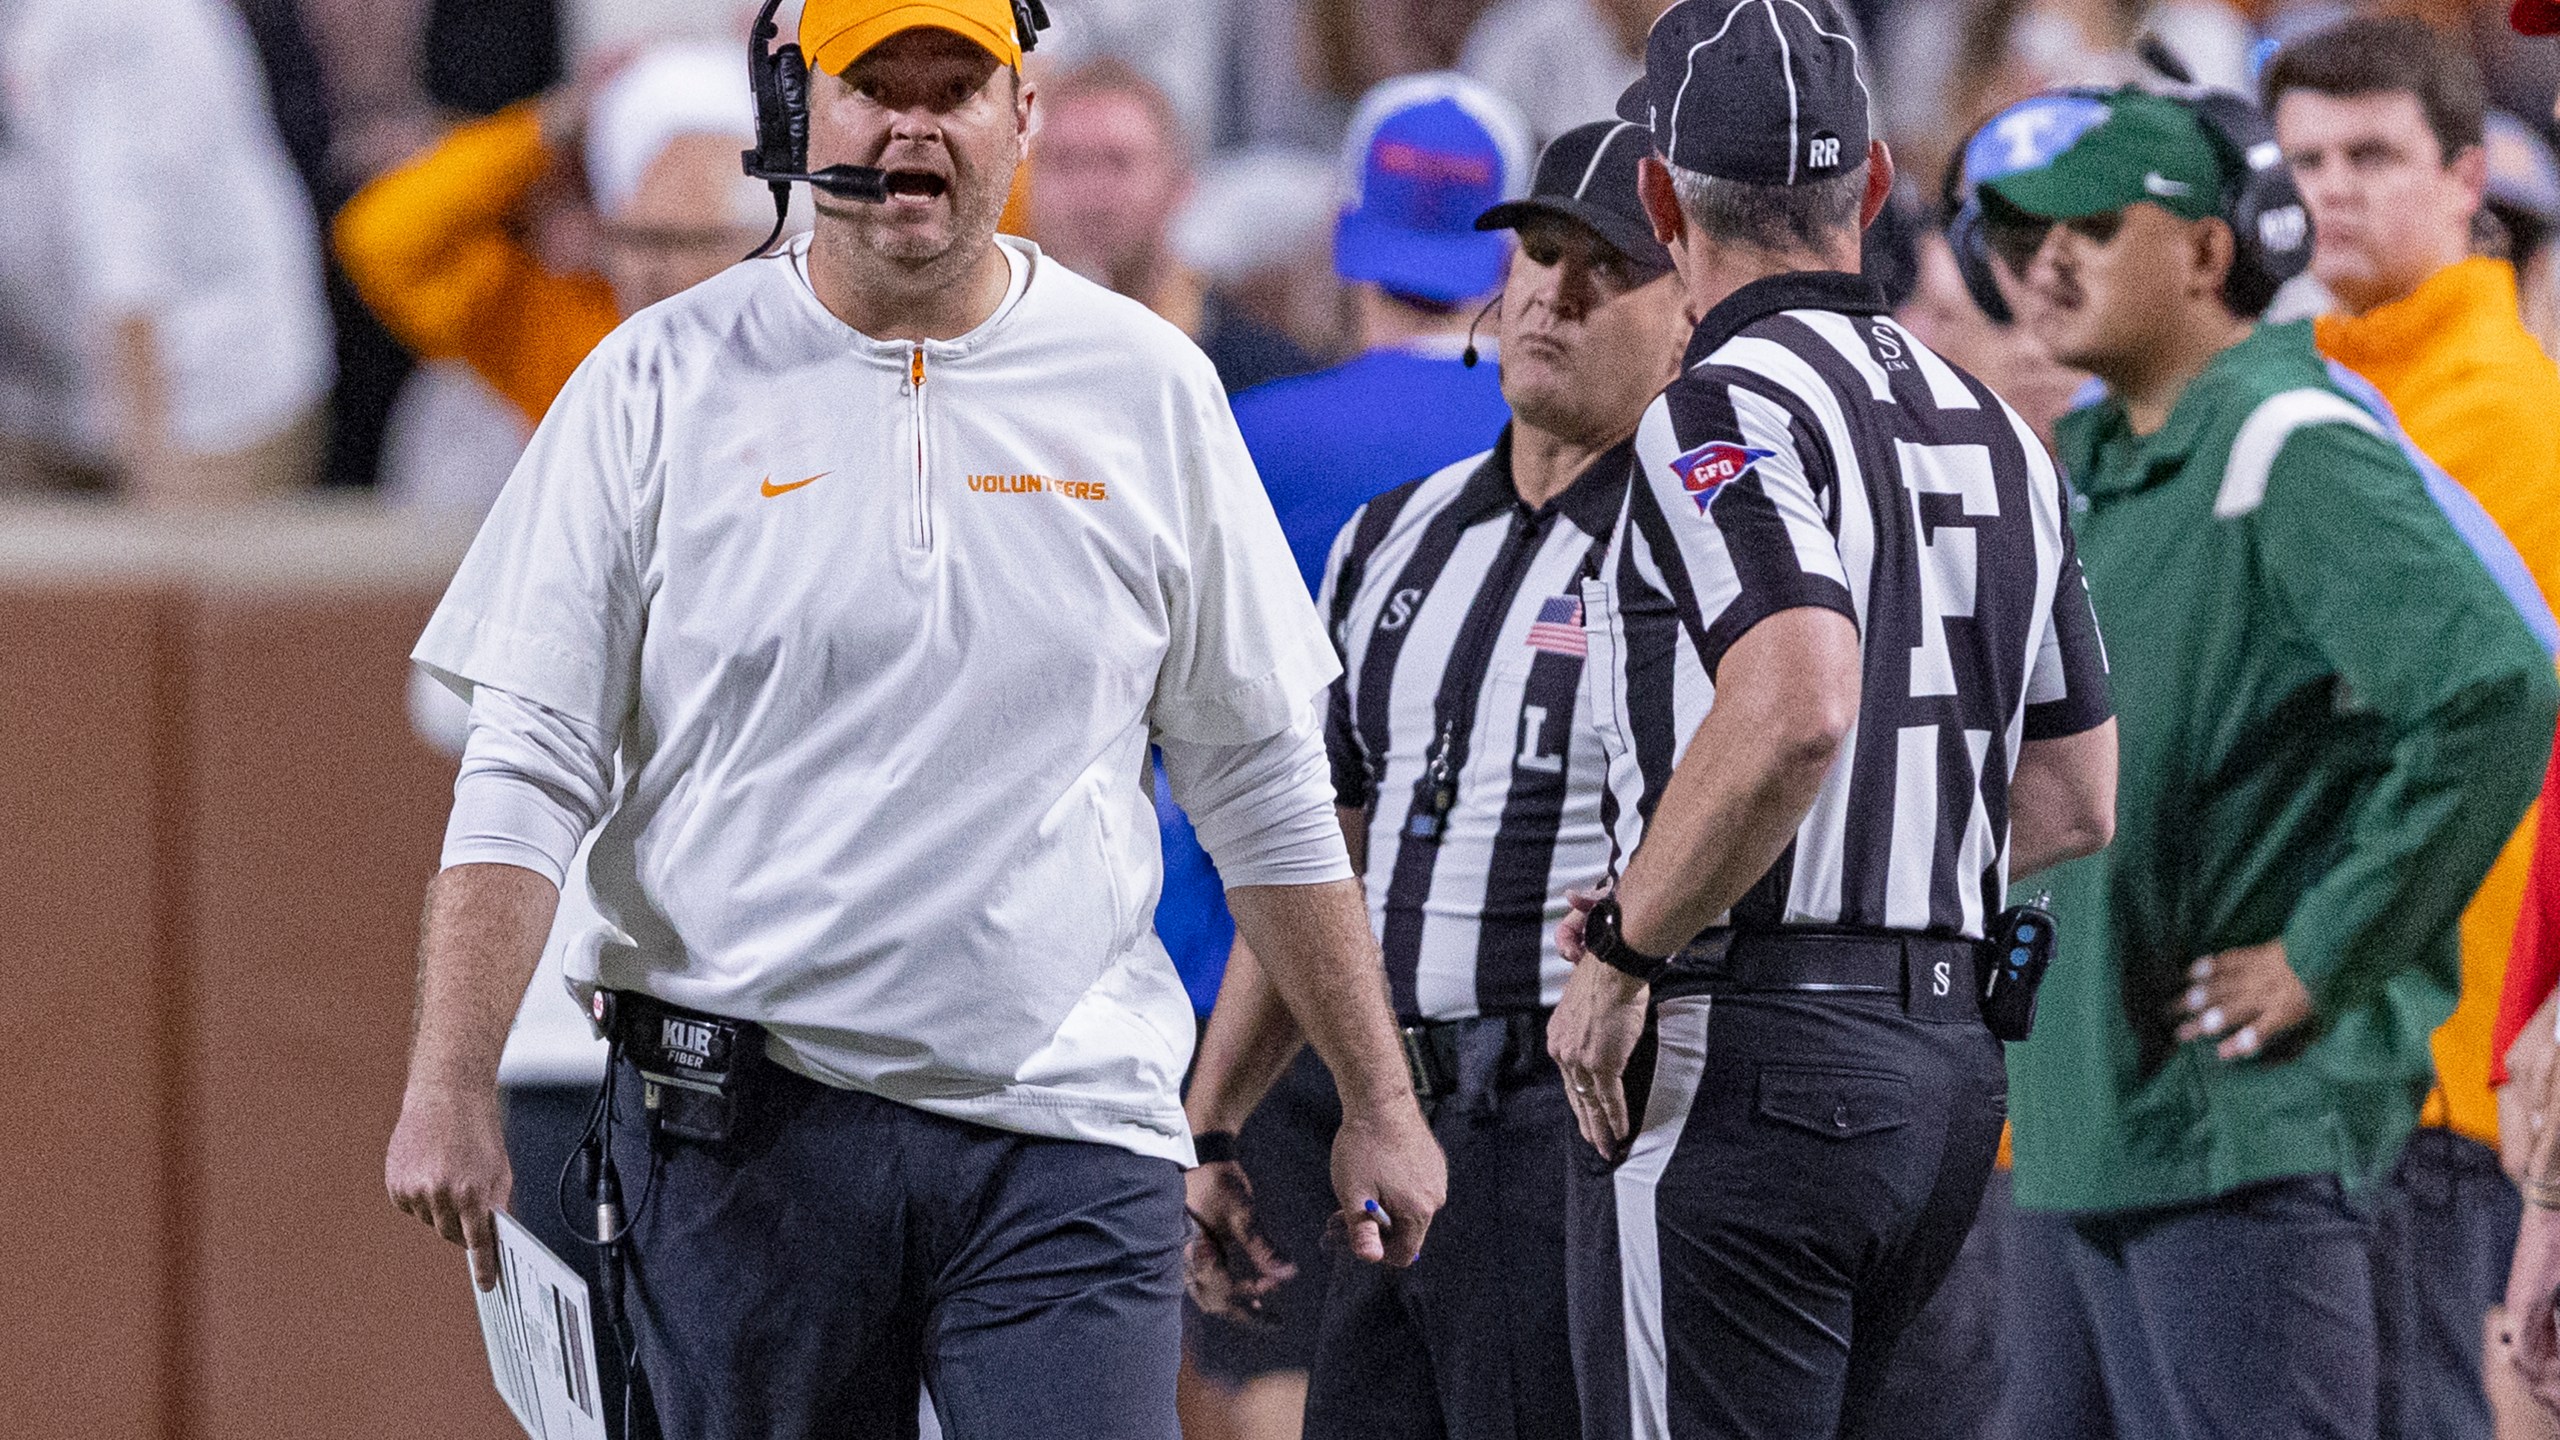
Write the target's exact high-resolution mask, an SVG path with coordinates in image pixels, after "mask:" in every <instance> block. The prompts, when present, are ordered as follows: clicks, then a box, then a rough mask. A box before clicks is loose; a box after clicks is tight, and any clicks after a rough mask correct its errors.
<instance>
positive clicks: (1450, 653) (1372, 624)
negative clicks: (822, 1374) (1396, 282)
mask: <svg viewBox="0 0 2560 1440" xmlns="http://www.w3.org/2000/svg"><path fill="white" fill-rule="evenodd" d="M1646 150H1647V145H1646V141H1645V136H1644V131H1643V129H1642V127H1640V126H1636V125H1630V124H1628V123H1626V122H1624V121H1600V122H1597V123H1594V124H1590V125H1585V126H1582V127H1580V128H1578V129H1575V130H1571V131H1567V132H1566V133H1565V134H1563V135H1561V136H1559V137H1557V139H1556V140H1555V142H1554V143H1553V144H1551V145H1549V146H1548V147H1547V151H1546V153H1545V154H1544V155H1543V156H1542V157H1540V159H1539V161H1538V167H1537V179H1536V184H1535V186H1534V188H1533V189H1532V191H1531V193H1530V195H1529V196H1528V198H1526V199H1524V200H1517V201H1512V202H1509V203H1506V204H1500V205H1496V206H1494V207H1493V208H1491V209H1489V210H1487V211H1486V212H1485V213H1484V215H1483V216H1482V217H1481V218H1480V219H1478V220H1477V221H1476V222H1475V223H1476V227H1477V228H1478V229H1481V230H1494V229H1503V228H1509V229H1514V230H1517V231H1518V232H1519V237H1520V245H1519V250H1518V252H1517V254H1516V255H1515V256H1514V257H1513V259H1512V262H1511V271H1510V276H1509V279H1508V281H1507V282H1506V283H1505V285H1504V287H1503V291H1502V296H1501V309H1502V319H1501V326H1500V331H1499V333H1500V334H1501V336H1502V389H1503V395H1504V397H1505V399H1506V400H1508V402H1509V403H1510V405H1511V409H1512V414H1513V417H1514V418H1513V421H1512V423H1511V424H1510V425H1509V426H1507V427H1506V428H1505V429H1504V430H1503V432H1502V433H1501V435H1500V437H1499V439H1498V440H1497V441H1496V443H1495V445H1494V447H1493V448H1492V449H1491V450H1488V451H1484V452H1482V453H1479V454H1476V455H1473V456H1470V457H1468V458H1467V459H1464V460H1461V461H1458V462H1456V463H1455V464H1452V465H1448V466H1445V467H1443V468H1442V469H1440V470H1438V471H1437V472H1435V473H1434V474H1432V475H1430V476H1427V477H1425V478H1423V479H1420V480H1416V481H1412V482H1410V483H1407V484H1405V485H1401V486H1399V487H1397V488H1395V489H1393V490H1390V491H1388V492H1386V493H1385V494H1384V495H1381V496H1379V497H1378V498H1376V499H1374V500H1372V501H1370V502H1369V503H1368V504H1367V505H1365V506H1363V507H1362V508H1361V509H1360V510H1359V511H1358V512H1357V513H1356V514H1354V516H1353V517H1352V519H1351V521H1350V523H1349V524H1347V525H1346V526H1344V527H1343V529H1342V531H1341V533H1340V535H1339V536H1338V537H1337V539H1336V541H1335V543H1334V545H1333V549H1332V555H1331V559H1330V561H1329V562H1328V564H1327V566H1326V572H1325V584H1324V595H1325V602H1324V603H1325V605H1326V607H1327V609H1328V613H1329V616H1330V619H1331V622H1332V625H1333V631H1334V636H1335V642H1336V644H1337V645H1339V646H1340V647H1341V649H1342V652H1343V655H1344V657H1345V661H1346V669H1345V672H1344V675H1343V678H1342V679H1340V680H1338V681H1336V682H1335V684H1334V688H1333V697H1332V703H1331V721H1330V724H1329V725H1328V727H1327V730H1328V733H1327V749H1328V750H1329V751H1330V753H1331V755H1332V758H1333V772H1334V786H1335V794H1336V803H1337V804H1338V805H1339V806H1340V807H1341V815H1342V824H1343V829H1344V833H1345V834H1346V835H1347V836H1349V837H1350V840H1351V851H1352V855H1353V857H1354V858H1355V860H1358V861H1360V862H1361V863H1362V864H1363V868H1364V869H1365V872H1366V879H1367V883H1368V892H1369V911H1370V919H1371V923H1373V924H1374V925H1375V926H1376V927H1377V928H1378V932H1379V934H1380V936H1381V938H1382V940H1383V943H1384V948H1385V957H1386V967H1387V981H1388V987H1389V989H1390V991H1391V992H1392V994H1393V997H1394V1001H1395V1006H1396V1010H1397V1013H1398V1014H1399V1016H1400V1017H1401V1018H1402V1021H1403V1024H1404V1033H1405V1036H1406V1039H1407V1048H1408V1053H1409V1055H1410V1057H1411V1059H1412V1062H1413V1064H1414V1067H1415V1070H1416V1073H1417V1077H1418V1082H1417V1089H1418V1090H1419V1091H1420V1092H1421V1094H1422V1096H1423V1099H1424V1104H1425V1105H1426V1107H1428V1108H1430V1109H1431V1110H1432V1111H1433V1112H1434V1113H1433V1129H1434V1131H1435V1133H1436V1134H1437V1136H1438V1138H1439V1140H1440V1144H1441V1147H1442V1149H1443V1150H1444V1152H1445V1153H1446V1154H1447V1155H1448V1157H1449V1169H1450V1198H1449V1202H1448V1204H1447V1206H1446V1207H1445V1208H1444V1209H1443V1210H1442V1211H1441V1213H1440V1218H1439V1219H1438V1220H1437V1221H1436V1222H1435V1223H1434V1226H1433V1230H1432V1242H1431V1253H1430V1256H1429V1258H1427V1259H1424V1260H1421V1261H1418V1262H1417V1263H1416V1264H1415V1265H1414V1266H1413V1268H1412V1269H1410V1270H1407V1271H1399V1272H1396V1273H1395V1274H1393V1275H1389V1274H1386V1273H1385V1272H1383V1271H1381V1270H1379V1269H1378V1268H1377V1267H1374V1266H1361V1265H1353V1264H1349V1263H1347V1262H1346V1263H1342V1264H1338V1265H1337V1266H1336V1267H1335V1271H1334V1273H1333V1275H1332V1276H1331V1283H1330V1284H1329V1285H1328V1287H1327V1288H1326V1291H1325V1303H1324V1314H1323V1323H1322V1326H1321V1329H1320V1331H1319V1333H1318V1337H1317V1342H1316V1350H1315V1361H1314V1364H1313V1366H1312V1367H1311V1373H1310V1375H1309V1379H1308V1396H1307V1405H1306V1429H1305V1433H1306V1435H1307V1436H1308V1437H1309V1440H1451V1437H1459V1440H1476V1437H1504V1436H1524V1437H1531V1436H1553V1435H1571V1434H1574V1433H1576V1431H1577V1429H1578V1427H1579V1426H1580V1424H1581V1417H1580V1413H1579V1410H1578V1407H1577V1405H1576V1402H1575V1399H1574V1387H1573V1373H1572V1371H1573V1367H1572V1356H1571V1351H1570V1347H1569V1346H1568V1344H1567V1339H1566V1324H1565V1243H1564V1205H1565V1195H1564V1181H1565V1172H1566V1167H1567V1163H1568V1159H1569V1157H1568V1153H1567V1147H1568V1145H1569V1144H1570V1143H1571V1141H1572V1137H1573V1122H1572V1115H1571V1112H1570V1111H1569V1110H1568V1109H1567V1107H1566V1105H1565V1097H1564V1082H1563V1079H1562V1077H1561V1076H1560V1075H1559V1074H1558V1072H1557V1070H1556V1067H1555V1062H1554V1061H1553V1060H1551V1059H1550V1058H1548V1055H1547V1048H1546V1020H1547V1007H1549V1006H1551V1005H1553V1004H1554V1003H1555V999H1556V996H1557V995H1558V994H1560V993H1561V992H1562V991H1563V989H1564V982H1565V976H1566V975H1567V973H1568V972H1569V969H1570V967H1568V966H1567V965H1566V964H1565V963H1564V960H1563V958H1562V957H1561V956H1560V955H1559V954H1558V953H1557V952H1556V949H1555V945H1554V942H1553V932H1554V926H1555V924H1556V922H1557V921H1559V920H1560V919H1562V918H1563V916H1564V915H1565V913H1566V911H1567V904H1566V898H1565V886H1566V885H1567V884H1568V883H1570V882H1573V881H1577V880H1581V879H1584V878H1586V877H1588V876H1589V875H1590V874H1592V872H1594V871H1595V870H1597V869H1599V868H1600V867H1601V866H1602V865H1605V864H1606V863H1607V862H1608V855H1609V838H1608V833H1607V831H1606V829H1605V828H1604V827H1603V826H1602V824H1601V778H1602V759H1601V755H1600V750H1599V744H1598V740H1597V736H1596V735H1595V733H1594V732H1593V730H1592V728H1591V725H1590V715H1589V712H1588V710H1587V708H1586V707H1585V706H1584V705H1583V703H1582V702H1581V700H1580V694H1581V677H1582V665H1583V653H1584V641H1583V632H1582V598H1581V582H1582V579H1583V577H1584V576H1586V575H1588V574H1590V573H1592V572H1593V571H1594V570H1595V569H1596V568H1597V566H1598V564H1599V561H1600V556H1601V551H1602V549H1603V547H1604V546H1606V544H1607V543H1608V536H1609V533H1610V530H1611V528H1612V527H1613V526H1614V524H1615V523H1616V521H1617V517H1618V511H1619V510H1620V508H1621V507H1622V505H1623V503H1624V500H1625V496H1626V489H1627V473H1628V468H1629V465H1630V463H1631V460H1632V454H1633V452H1632V445H1631V442H1632V439H1633V437H1634V434H1635V428H1636V421H1637V420H1638V419H1639V418H1640V417H1641V416H1642V415H1643V414H1644V409H1645V406H1646V404H1647V403H1648V402H1650V401H1651V400H1652V398H1653V396H1654V394H1655V393H1656V392H1657V391H1659V390H1660V389H1661V388H1662V386H1663V385H1664V384H1665V383H1666V382H1667V381H1668V380H1669V379H1670V378H1671V376H1672V374H1673V370H1674V366H1675V365H1676V363H1677V361H1678V359H1679V354H1680V344H1681V340H1682V338H1683V336H1684V335H1685V334H1686V332H1687V330H1688V324H1687V321H1686V319H1685V317H1684V316H1683V315H1682V313H1681V300H1682V296H1681V292H1680V285H1679V282H1678V280H1677V279H1676V278H1675V277H1674V276H1673V275H1672V273H1671V256H1670V254H1669V253H1668V252H1666V251H1665V250H1664V249H1663V248H1662V245H1661V243H1660V242H1659V241H1657V240H1655V239H1654V237H1653V232H1652V229H1651V227H1650V226H1649V225H1648V224H1647V223H1646V221H1645V216H1644V208H1643V205H1642V203H1641V202H1640V201H1639V200H1638V199H1637V197H1636V162H1637V160H1638V159H1639V157H1641V156H1642V155H1644V154H1645V153H1646ZM1252 963H1253V962H1252V959H1251V957H1250V954H1249V953H1248V952H1245V951H1239V952H1238V955H1237V960H1236V962H1235V964H1236V969H1237V972H1238V973H1236V974H1235V975H1234V976H1233V978H1231V979H1230V981H1229V983H1228V989H1227V990H1226V992H1225V993H1224V996H1223V997H1222V998H1223V1001H1224V1004H1223V1006H1222V1009H1221V1012H1220V1015H1219V1017H1218V1019H1217V1020H1216V1021H1215V1022H1213V1024H1212V1026H1211V1035H1210V1038H1209V1039H1208V1040H1207V1041H1206V1042H1205V1043H1204V1045H1203V1047H1202V1060H1201V1068H1200V1072H1199V1074H1198V1075H1196V1076H1195V1077H1194V1080H1193V1083H1192V1091H1191V1099H1190V1105H1191V1110H1192V1114H1193V1116H1194V1118H1195V1120H1196V1121H1197V1123H1199V1124H1200V1125H1201V1126H1202V1127H1203V1130H1204V1132H1211V1131H1214V1130H1215V1129H1216V1128H1218V1127H1221V1126H1224V1125H1227V1124H1231V1123H1232V1121H1233V1118H1234V1117H1235V1116H1236V1115H1238V1114H1239V1113H1241V1112H1242V1110H1243V1109H1244V1108H1245V1106H1244V1104H1243V1103H1241V1102H1243V1101H1244V1100H1245V1099H1246V1098H1247V1097H1246V1096H1245V1094H1244V1090H1243V1087H1242V1086H1241V1085H1239V1084H1238V1083H1237V1082H1238V1081H1239V1080H1240V1079H1242V1078H1243V1076H1242V1072H1240V1071H1239V1070H1238V1069H1236V1068H1234V1066H1233V1065H1232V1063H1231V1062H1232V1061H1233V1060H1234V1059H1235V1058H1236V1057H1237V1056H1238V1055H1239V1054H1240V1053H1241V1047H1240V1046H1238V1045H1237V1044H1235V1043H1233V1042H1234V1041H1235V1039H1236V1036H1237V1032H1238V1030H1239V1029H1241V1028H1244V1027H1247V1026H1250V1025H1251V1024H1252V1023H1253V1022H1254V1020H1255V1019H1256V1018H1257V1017H1256V1015H1255V1014H1254V1013H1252V1012H1254V1011H1255V1010H1256V1009H1257V1007H1256V1006H1255V1005H1253V1004H1251V1003H1248V1000H1247V997H1256V996H1258V997H1260V1005H1259V1007H1258V1008H1259V1010H1260V1011H1261V1012H1263V1013H1264V1014H1267V1015H1269V1016H1270V1017H1271V1018H1278V1017H1277V1015H1276V1006H1275V1004H1274V1002H1273V1001H1272V1000H1271V999H1270V997H1269V994H1268V986H1267V985H1264V984H1258V983H1255V982H1254V981H1253V979H1252V977H1251V975H1250V970H1249V967H1250V966H1251V965H1252ZM1284 1028H1285V1027H1284ZM1204 1148H1205V1142H1204ZM1204 1158H1206V1157H1205V1155H1204ZM1236 1169H1237V1167H1234V1166H1225V1165H1204V1166H1203V1167H1202V1169H1201V1170H1199V1171H1197V1172H1195V1173H1194V1175H1193V1178H1192V1195H1193V1209H1194V1210H1195V1212H1198V1213H1199V1214H1201V1215H1202V1216H1203V1218H1204V1220H1205V1221H1207V1222H1208V1223H1209V1224H1210V1225H1211V1226H1212V1227H1213V1229H1215V1230H1216V1231H1218V1232H1219V1233H1221V1234H1222V1235H1234V1234H1236V1233H1237V1232H1240V1231H1241V1230H1242V1228H1243V1222H1244V1217H1243V1214H1242V1208H1243V1204H1244V1200H1245V1195H1244V1191H1243V1187H1242V1186H1240V1185H1239V1184H1237V1183H1236V1181H1237V1176H1236V1174H1235V1173H1234V1172H1235V1171H1236ZM1222 1172H1224V1173H1222ZM1245 1243H1247V1244H1249V1243H1250V1242H1245ZM1210 1278H1212V1279H1213V1280H1214V1279H1215V1278H1216V1277H1215V1276H1214V1275H1213V1276H1212V1277H1210ZM1497 1336H1499V1337H1502V1338H1501V1339H1500V1340H1499V1341H1495V1340H1493V1339H1492V1338H1491V1337H1497Z"/></svg>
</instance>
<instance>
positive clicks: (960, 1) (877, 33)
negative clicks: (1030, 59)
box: [800, 0, 1022, 75]
mask: <svg viewBox="0 0 2560 1440" xmlns="http://www.w3.org/2000/svg"><path fill="white" fill-rule="evenodd" d="M920 27H931V28H933V29H936V30H948V31H950V32H952V33H953V34H955V35H958V36H960V37H961V38H963V39H966V40H974V41H976V42H977V43H978V44H980V45H983V46H985V47H986V49H987V53H989V54H991V55H993V56H995V57H996V58H997V59H998V60H1001V61H1003V62H1004V63H1005V64H1007V65H1011V66H1013V67H1015V68H1016V69H1019V68H1021V66H1022V39H1021V37H1020V36H1019V35H1017V34H1016V33H1015V32H1014V28H1013V0H809V3H808V5H807V6H806V7H805V8H804V9H802V10H801V12H800V53H801V54H802V55H805V56H807V57H808V60H809V68H810V69H811V70H824V71H826V72H827V73H828V74H830V75H840V74H842V73H844V70H845V67H847V66H849V65H851V64H852V63H853V62H854V61H856V60H859V59H861V58H862V57H863V56H864V55H865V54H866V53H868V52H869V51H870V49H871V47H872V46H874V45H877V44H879V43H880V42H881V41H883V40H886V39H888V38H889V37H890V36H892V35H895V34H897V33H899V32H900V31H903V30H914V29H917V28H920Z"/></svg>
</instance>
